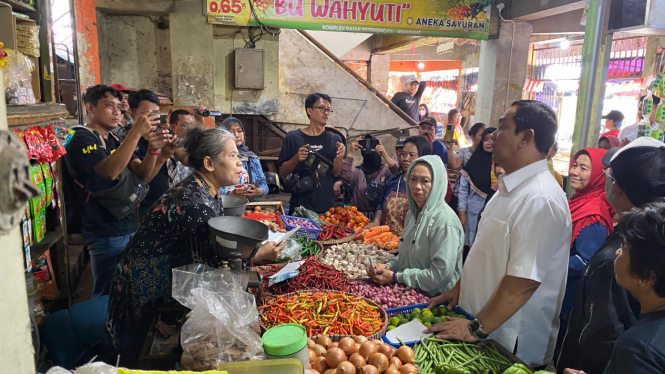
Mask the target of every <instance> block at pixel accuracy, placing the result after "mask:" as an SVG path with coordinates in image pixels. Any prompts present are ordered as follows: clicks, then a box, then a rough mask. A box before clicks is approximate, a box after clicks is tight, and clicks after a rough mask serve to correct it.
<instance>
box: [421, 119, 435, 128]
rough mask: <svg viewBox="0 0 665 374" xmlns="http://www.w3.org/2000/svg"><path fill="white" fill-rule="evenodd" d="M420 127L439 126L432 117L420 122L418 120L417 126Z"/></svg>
mask: <svg viewBox="0 0 665 374" xmlns="http://www.w3.org/2000/svg"><path fill="white" fill-rule="evenodd" d="M420 125H430V126H434V127H437V126H438V125H439V124H438V123H437V122H436V119H434V117H425V118H423V119H422V120H420V123H418V126H420Z"/></svg>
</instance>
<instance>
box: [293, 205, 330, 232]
mask: <svg viewBox="0 0 665 374" xmlns="http://www.w3.org/2000/svg"><path fill="white" fill-rule="evenodd" d="M293 215H294V216H296V217H301V218H309V219H311V220H312V221H314V222H315V223H316V224H317V225H319V226H321V227H323V226H325V225H328V224H327V223H325V222H323V221H321V219H320V218H319V215H318V214H316V212H315V211H313V210H309V209H305V207H302V206H299V207H296V208H295V209H294V210H293Z"/></svg>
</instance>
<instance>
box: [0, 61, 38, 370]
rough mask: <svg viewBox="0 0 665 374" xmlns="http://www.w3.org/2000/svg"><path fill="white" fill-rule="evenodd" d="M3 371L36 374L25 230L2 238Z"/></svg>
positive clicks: (0, 108) (0, 126)
mask: <svg viewBox="0 0 665 374" xmlns="http://www.w3.org/2000/svg"><path fill="white" fill-rule="evenodd" d="M0 130H7V111H6V108H5V89H4V85H3V79H2V70H0ZM0 248H2V251H1V252H0V300H2V302H0V334H2V339H0V352H1V353H0V368H2V372H3V373H15V374H33V373H34V372H35V361H34V358H33V355H34V350H33V348H32V335H31V333H30V317H29V311H28V295H27V292H26V286H25V276H24V274H25V273H24V270H23V264H24V261H25V257H24V256H23V246H22V245H21V230H20V228H19V226H18V225H17V226H16V227H14V229H13V230H11V231H10V232H9V233H6V234H3V235H0Z"/></svg>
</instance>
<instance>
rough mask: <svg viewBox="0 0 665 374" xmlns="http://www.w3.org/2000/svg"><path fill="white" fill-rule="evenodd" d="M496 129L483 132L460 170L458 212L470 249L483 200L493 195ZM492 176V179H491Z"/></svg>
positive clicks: (490, 128) (466, 243) (483, 204)
mask: <svg viewBox="0 0 665 374" xmlns="http://www.w3.org/2000/svg"><path fill="white" fill-rule="evenodd" d="M494 131H496V127H489V128H487V129H486V130H485V131H483V135H482V141H481V143H480V145H479V146H478V147H476V149H475V150H474V151H473V154H472V155H471V158H469V161H468V162H467V163H466V165H465V166H464V167H463V168H462V170H461V173H460V174H461V175H460V180H459V183H460V189H459V203H458V211H459V217H460V221H461V222H462V226H463V227H464V231H465V235H464V236H465V237H464V245H465V246H468V247H471V245H472V244H473V241H474V239H475V237H476V229H477V227H478V214H479V213H480V211H481V210H482V209H483V207H484V206H485V199H486V198H487V196H488V195H489V194H491V193H493V190H492V186H493V185H494V184H496V176H494V171H493V168H492V143H493V142H492V139H491V137H490V135H491V134H492V133H493V132H494ZM493 176H494V177H493Z"/></svg>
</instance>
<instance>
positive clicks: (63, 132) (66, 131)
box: [53, 123, 74, 147]
mask: <svg viewBox="0 0 665 374" xmlns="http://www.w3.org/2000/svg"><path fill="white" fill-rule="evenodd" d="M53 129H54V130H55V136H57V137H58V139H59V140H60V144H62V145H63V147H67V144H69V141H70V140H72V137H73V136H74V130H72V129H70V128H69V127H67V126H64V125H61V124H59V123H56V124H54V125H53Z"/></svg>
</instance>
